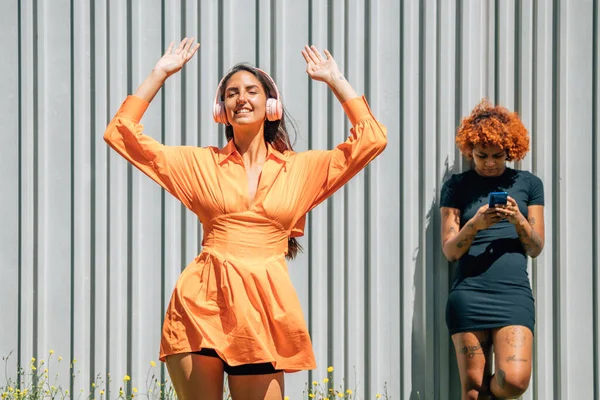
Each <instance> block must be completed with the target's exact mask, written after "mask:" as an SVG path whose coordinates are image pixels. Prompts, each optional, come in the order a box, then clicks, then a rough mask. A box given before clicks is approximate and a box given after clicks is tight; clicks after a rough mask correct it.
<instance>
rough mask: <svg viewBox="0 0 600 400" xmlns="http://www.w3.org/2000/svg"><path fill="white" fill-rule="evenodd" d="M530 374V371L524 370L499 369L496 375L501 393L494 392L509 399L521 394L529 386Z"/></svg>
mask: <svg viewBox="0 0 600 400" xmlns="http://www.w3.org/2000/svg"><path fill="white" fill-rule="evenodd" d="M530 375H531V374H530V373H528V372H523V371H515V372H510V371H508V372H505V371H504V370H502V369H499V370H498V372H496V374H495V376H494V377H495V378H496V383H497V384H498V388H499V389H500V390H499V391H498V392H499V393H495V392H494V394H496V395H498V396H502V397H505V398H509V399H512V398H516V397H519V396H521V395H522V394H523V393H525V392H526V391H527V388H528V387H529V380H530Z"/></svg>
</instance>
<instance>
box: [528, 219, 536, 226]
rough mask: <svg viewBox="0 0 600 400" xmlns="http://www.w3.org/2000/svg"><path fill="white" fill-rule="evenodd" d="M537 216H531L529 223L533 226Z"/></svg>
mask: <svg viewBox="0 0 600 400" xmlns="http://www.w3.org/2000/svg"><path fill="white" fill-rule="evenodd" d="M535 222H536V221H535V217H531V218H529V225H531V227H533V226H534V225H535Z"/></svg>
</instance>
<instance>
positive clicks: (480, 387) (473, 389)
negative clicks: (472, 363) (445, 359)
mask: <svg viewBox="0 0 600 400" xmlns="http://www.w3.org/2000/svg"><path fill="white" fill-rule="evenodd" d="M488 380H489V376H488ZM462 386H463V399H469V400H471V399H483V398H486V397H482V396H487V395H488V394H489V389H488V385H487V382H486V381H485V373H484V372H483V371H481V370H480V369H478V368H477V369H471V370H468V371H466V374H465V376H464V380H463V382H462Z"/></svg>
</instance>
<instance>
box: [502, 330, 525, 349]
mask: <svg viewBox="0 0 600 400" xmlns="http://www.w3.org/2000/svg"><path fill="white" fill-rule="evenodd" d="M525 340H526V338H525V333H523V331H522V330H521V329H520V328H517V327H513V328H512V330H511V331H510V332H509V333H508V334H507V335H506V343H508V344H509V345H510V346H512V347H514V348H517V347H523V346H524V345H525Z"/></svg>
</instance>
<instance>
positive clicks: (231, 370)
mask: <svg viewBox="0 0 600 400" xmlns="http://www.w3.org/2000/svg"><path fill="white" fill-rule="evenodd" d="M193 354H200V355H201V356H207V357H215V358H218V359H219V360H221V361H223V360H222V359H221V357H219V355H218V354H217V352H216V351H215V350H214V349H202V350H200V351H194V353H193ZM223 369H224V370H225V372H227V375H268V374H276V373H278V372H281V371H282V370H280V369H275V367H273V364H271V363H259V364H243V365H236V366H235V367H232V366H231V365H229V364H227V363H226V362H225V361H223Z"/></svg>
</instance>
